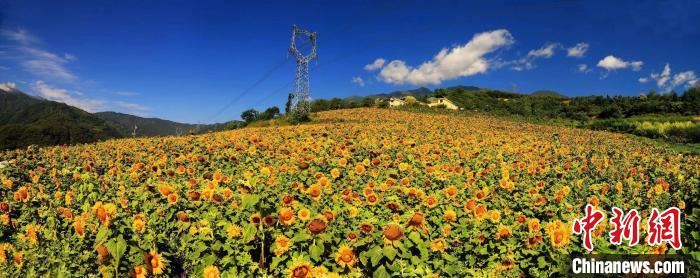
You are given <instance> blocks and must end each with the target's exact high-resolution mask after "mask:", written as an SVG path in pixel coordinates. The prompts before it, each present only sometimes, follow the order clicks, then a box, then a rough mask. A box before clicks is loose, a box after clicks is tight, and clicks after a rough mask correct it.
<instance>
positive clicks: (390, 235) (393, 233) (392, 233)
mask: <svg viewBox="0 0 700 278" xmlns="http://www.w3.org/2000/svg"><path fill="white" fill-rule="evenodd" d="M382 234H383V235H384V243H387V244H391V245H395V244H397V243H398V242H399V241H400V240H401V239H402V238H403V235H404V234H403V230H401V226H399V225H398V224H395V223H389V224H388V225H386V226H385V227H384V232H383V233H382Z"/></svg>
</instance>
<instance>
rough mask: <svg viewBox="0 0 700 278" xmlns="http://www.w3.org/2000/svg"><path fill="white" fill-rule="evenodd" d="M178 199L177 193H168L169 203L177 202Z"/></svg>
mask: <svg viewBox="0 0 700 278" xmlns="http://www.w3.org/2000/svg"><path fill="white" fill-rule="evenodd" d="M178 199H179V198H178V196H177V193H170V195H168V203H170V204H171V205H173V204H176V203H177V200H178Z"/></svg>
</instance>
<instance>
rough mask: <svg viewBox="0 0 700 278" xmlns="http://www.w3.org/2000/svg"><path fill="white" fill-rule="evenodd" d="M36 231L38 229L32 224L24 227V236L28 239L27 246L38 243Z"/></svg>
mask: <svg viewBox="0 0 700 278" xmlns="http://www.w3.org/2000/svg"><path fill="white" fill-rule="evenodd" d="M37 230H38V227H37V226H36V225H34V224H29V225H27V227H26V230H25V234H26V237H27V238H28V239H29V245H36V243H37V242H38V240H39V239H38V235H37Z"/></svg>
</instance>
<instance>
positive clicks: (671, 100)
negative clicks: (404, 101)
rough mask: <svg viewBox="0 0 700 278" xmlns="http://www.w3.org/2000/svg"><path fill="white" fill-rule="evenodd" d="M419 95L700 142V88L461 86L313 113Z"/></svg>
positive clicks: (468, 107)
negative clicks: (618, 91)
mask: <svg viewBox="0 0 700 278" xmlns="http://www.w3.org/2000/svg"><path fill="white" fill-rule="evenodd" d="M407 96H412V97H414V98H415V99H416V100H417V101H419V102H426V100H427V99H428V98H429V97H445V98H448V99H449V100H450V101H452V102H453V103H454V104H455V105H457V106H458V107H459V108H460V109H461V110H465V111H480V112H487V113H491V114H496V115H504V116H507V115H517V116H522V117H526V118H530V119H533V120H535V121H537V120H546V119H564V120H567V121H572V122H575V123H576V125H577V126H579V127H584V128H592V129H599V130H611V131H620V132H627V133H634V134H637V135H642V136H646V137H652V138H666V139H670V140H671V141H676V142H681V143H700V88H699V87H697V86H696V87H694V88H689V89H687V90H686V91H685V92H684V93H683V94H681V95H679V94H677V93H676V92H673V91H672V92H669V93H663V94H659V93H656V92H654V91H651V92H649V93H648V94H640V95H638V96H612V97H610V96H580V97H566V96H564V95H562V94H560V93H557V92H554V91H547V90H542V91H535V92H533V93H532V94H519V93H513V92H506V91H499V90H491V89H482V88H478V87H473V86H457V87H450V88H441V89H436V90H435V91H431V90H430V89H427V88H419V89H416V90H408V91H396V92H392V93H388V94H377V95H370V96H367V97H348V98H344V99H340V98H333V99H318V100H315V101H313V102H312V103H311V109H312V111H324V110H331V109H343V108H354V107H369V106H380V107H381V106H386V105H387V102H386V101H379V100H382V99H383V100H386V99H389V98H405V97H407Z"/></svg>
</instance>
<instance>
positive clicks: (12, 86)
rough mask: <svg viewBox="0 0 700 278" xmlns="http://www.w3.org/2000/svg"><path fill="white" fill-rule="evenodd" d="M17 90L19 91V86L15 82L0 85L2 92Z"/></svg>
mask: <svg viewBox="0 0 700 278" xmlns="http://www.w3.org/2000/svg"><path fill="white" fill-rule="evenodd" d="M15 89H17V84H15V83H13V82H6V83H0V90H3V91H8V92H10V91H14V90H15Z"/></svg>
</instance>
